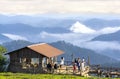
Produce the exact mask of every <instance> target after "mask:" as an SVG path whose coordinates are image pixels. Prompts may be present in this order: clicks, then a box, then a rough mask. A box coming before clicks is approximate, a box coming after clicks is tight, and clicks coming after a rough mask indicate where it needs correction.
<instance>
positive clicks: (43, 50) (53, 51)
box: [27, 43, 63, 57]
mask: <svg viewBox="0 0 120 79" xmlns="http://www.w3.org/2000/svg"><path fill="white" fill-rule="evenodd" d="M27 47H28V48H30V49H32V50H34V51H36V52H38V53H40V54H42V55H44V56H47V57H54V56H58V55H61V54H63V51H61V50H59V49H57V48H55V47H53V46H51V45H49V44H46V43H40V44H33V45H30V46H27Z"/></svg>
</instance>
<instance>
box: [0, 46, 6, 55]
mask: <svg viewBox="0 0 120 79" xmlns="http://www.w3.org/2000/svg"><path fill="white" fill-rule="evenodd" d="M5 52H7V50H6V48H5V47H3V46H1V45H0V55H2V54H3V53H5Z"/></svg>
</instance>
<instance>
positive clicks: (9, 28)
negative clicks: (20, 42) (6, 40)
mask: <svg viewBox="0 0 120 79" xmlns="http://www.w3.org/2000/svg"><path fill="white" fill-rule="evenodd" d="M40 26H41V25H40ZM53 29H54V30H53ZM42 31H46V32H50V33H66V32H69V29H65V28H63V27H57V26H56V27H33V26H31V25H27V24H22V23H16V24H0V33H13V34H38V33H40V32H42Z"/></svg>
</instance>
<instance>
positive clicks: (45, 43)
mask: <svg viewBox="0 0 120 79" xmlns="http://www.w3.org/2000/svg"><path fill="white" fill-rule="evenodd" d="M43 44H46V43H39V44H32V45H29V46H27V47H33V46H38V45H43Z"/></svg>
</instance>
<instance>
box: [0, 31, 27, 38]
mask: <svg viewBox="0 0 120 79" xmlns="http://www.w3.org/2000/svg"><path fill="white" fill-rule="evenodd" d="M2 35H4V36H6V37H8V38H10V39H12V40H27V38H25V37H23V36H20V35H15V34H8V33H2Z"/></svg>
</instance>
